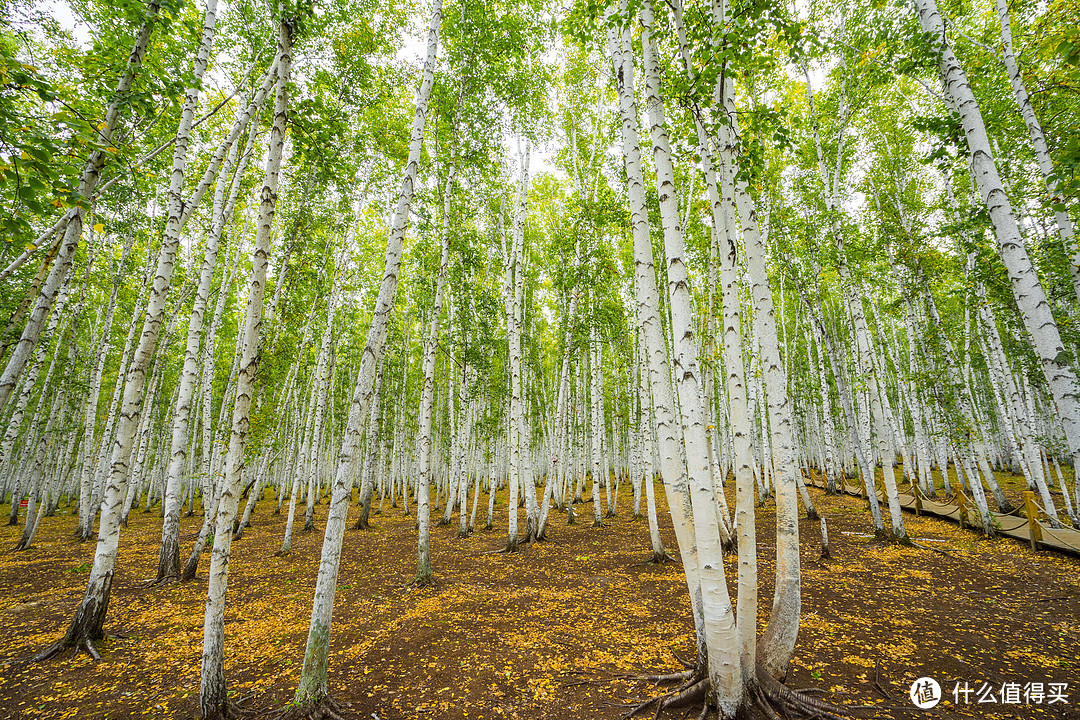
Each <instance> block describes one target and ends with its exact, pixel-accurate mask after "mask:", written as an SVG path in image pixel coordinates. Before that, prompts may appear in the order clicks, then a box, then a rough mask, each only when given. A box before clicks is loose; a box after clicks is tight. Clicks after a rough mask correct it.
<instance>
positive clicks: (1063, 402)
mask: <svg viewBox="0 0 1080 720" xmlns="http://www.w3.org/2000/svg"><path fill="white" fill-rule="evenodd" d="M1078 26H1080V7H1078V6H1077V5H1076V4H1074V3H1070V2H1066V1H1065V0H1040V2H1032V1H1031V0H1015V1H1014V2H1012V3H1008V2H1007V1H1006V0H995V2H982V3H975V2H956V1H952V0H950V2H944V1H942V2H941V3H940V4H939V3H938V0H912V2H902V1H895V0H875V1H874V2H871V3H861V4H855V5H852V4H845V3H836V2H833V0H810V1H809V2H805V3H795V4H792V5H786V4H776V3H770V2H761V1H760V0H708V1H707V2H697V1H695V2H689V1H686V2H684V0H669V1H668V2H667V3H656V2H654V1H653V0H634V1H633V2H630V0H619V1H618V2H616V0H609V1H608V2H607V3H603V4H594V3H586V2H580V1H579V2H576V3H573V4H571V5H570V6H560V5H558V4H555V3H548V2H545V0H513V1H510V2H501V3H496V4H481V3H477V2H474V1H473V0H445V2H444V0H431V2H430V4H429V3H420V4H405V5H394V4H387V5H383V4H381V3H375V2H373V1H372V0H318V1H315V0H280V2H277V3H262V2H252V1H251V0H233V1H231V2H221V3H220V4H219V2H218V0H204V1H202V2H183V1H182V0H145V2H96V1H94V0H69V1H68V2H66V3H53V4H42V3H35V2H29V1H28V0H0V323H2V334H0V433H2V437H0V492H2V500H3V501H4V502H9V503H10V520H9V523H10V524H17V523H21V524H22V526H23V528H24V532H23V535H22V539H21V541H20V542H19V549H25V548H27V547H30V546H31V544H32V543H33V542H34V534H35V531H36V530H37V528H38V526H39V524H40V523H42V522H49V518H50V517H51V516H53V515H54V514H55V513H57V511H58V509H62V508H67V509H70V510H71V512H73V513H76V514H77V515H78V530H77V534H78V535H79V537H80V538H81V539H82V540H87V541H89V540H93V539H95V538H96V543H97V545H96V551H95V554H94V559H93V567H92V569H91V571H90V575H89V580H88V584H87V588H86V592H85V595H84V597H83V599H82V601H81V603H80V604H79V605H78V606H77V607H72V608H71V620H70V624H69V625H68V626H67V628H66V630H65V629H64V628H59V627H58V628H57V638H58V639H57V641H56V642H55V643H54V644H52V645H50V646H48V647H44V648H41V649H40V650H41V652H40V653H39V655H38V656H37V658H36V660H37V661H39V662H45V661H50V662H56V661H57V660H54V659H52V658H55V657H56V656H58V655H60V654H61V653H62V652H64V651H68V650H71V649H74V651H75V652H79V651H86V652H88V653H89V654H90V655H93V656H95V657H97V656H98V650H97V649H96V648H95V645H94V643H95V641H99V640H101V638H102V637H103V636H104V633H105V632H106V628H107V627H108V625H109V607H110V595H111V589H112V581H113V574H114V569H115V563H116V558H117V556H118V553H124V551H125V547H124V537H123V536H124V530H123V528H124V527H125V525H126V524H127V519H128V516H129V514H130V513H132V512H159V513H160V516H161V524H162V532H161V547H160V560H159V562H158V567H157V571H156V581H157V583H159V584H160V585H162V586H164V585H165V584H167V583H172V582H183V581H187V580H190V579H192V578H193V577H195V575H196V573H197V571H198V568H199V563H200V560H201V555H202V554H203V553H204V551H207V550H209V567H208V570H207V569H206V568H205V567H204V570H206V571H207V572H208V573H209V581H208V589H207V597H206V613H205V621H204V632H203V647H202V683H201V692H200V700H199V707H200V710H201V713H202V716H203V717H205V718H224V717H231V716H233V715H234V714H235V712H236V710H235V708H234V707H233V706H232V705H231V704H230V700H229V695H228V693H227V688H228V680H229V679H228V677H227V676H226V672H225V655H226V651H227V648H226V644H225V631H224V624H225V608H226V606H227V604H228V602H229V595H228V577H229V558H230V552H231V547H232V546H233V544H234V543H240V542H244V533H245V528H247V527H248V526H249V525H250V520H251V516H252V513H253V511H255V507H256V503H257V501H258V500H259V499H261V498H272V499H273V501H274V502H276V510H274V512H276V513H282V514H285V515H286V516H287V524H286V530H285V533H284V537H283V538H281V546H280V547H281V549H280V554H281V555H286V556H287V555H288V554H289V553H290V549H291V544H292V540H293V537H294V535H295V534H296V533H299V532H317V533H322V534H323V540H322V551H321V560H320V562H319V564H318V567H317V568H312V573H313V575H316V574H317V583H316V588H315V594H314V600H313V605H312V613H311V624H310V630H309V635H308V639H307V643H306V650H305V653H304V659H303V671H302V673H301V676H300V681H299V685H298V687H297V688H296V696H295V703H294V704H293V705H291V706H290V708H289V710H288V713H289V714H290V717H297V718H299V717H338V716H339V715H340V714H341V713H342V712H343V710H342V709H341V707H340V706H338V705H337V704H336V703H335V702H334V700H333V699H332V697H331V692H332V688H331V687H330V686H329V683H328V675H327V669H328V664H329V662H330V639H331V635H332V623H331V618H332V615H333V610H334V600H335V592H336V589H337V586H338V569H339V566H340V562H341V556H342V540H343V538H344V537H345V534H346V533H349V532H362V531H364V530H365V529H366V528H367V527H368V523H369V518H370V515H371V514H373V513H375V512H379V511H384V512H385V511H388V509H389V508H399V509H400V510H399V511H404V512H406V513H415V517H416V523H417V525H416V527H417V568H416V576H415V581H414V582H415V583H417V584H419V585H423V584H427V583H431V582H433V581H434V580H435V579H437V578H438V576H439V573H440V568H439V567H438V564H437V563H435V562H433V561H432V557H431V552H430V539H429V538H430V534H431V524H432V522H433V521H435V522H441V523H443V524H447V525H449V524H451V523H456V525H457V532H458V533H459V535H460V536H463V537H464V536H467V535H468V534H470V533H472V532H474V531H482V530H491V531H493V532H500V533H501V532H505V533H506V544H505V550H506V551H507V552H515V551H517V550H518V549H520V548H521V547H522V546H523V545H525V544H527V543H532V542H541V541H543V540H544V539H546V538H548V537H551V536H556V535H557V534H558V532H559V526H560V525H561V524H562V523H563V522H564V521H563V520H562V518H565V522H568V523H591V525H592V527H594V528H598V530H597V532H601V531H602V530H599V529H600V528H602V527H603V525H604V524H605V520H606V518H608V517H610V516H611V515H614V514H615V512H616V510H617V508H618V507H619V503H618V500H619V493H620V489H623V490H626V492H627V493H630V494H631V497H629V498H627V497H624V499H623V505H622V507H623V508H624V512H632V513H633V514H634V516H640V515H644V516H646V517H647V519H648V535H649V541H650V543H651V548H652V550H651V558H650V559H651V561H654V562H662V561H664V560H665V559H667V557H668V556H669V554H670V553H671V552H673V551H675V550H678V553H679V557H680V559H681V561H682V564H683V568H684V571H685V575H686V583H687V589H688V591H689V594H690V598H691V603H692V607H693V614H694V623H695V630H696V643H697V659H696V661H695V662H694V663H691V664H692V667H690V668H688V669H687V670H686V672H684V673H680V674H678V675H675V676H671V677H670V678H668V680H671V681H676V682H677V683H678V684H677V685H676V687H675V689H673V690H672V691H671V692H669V693H667V694H665V695H660V696H658V697H656V698H654V699H652V700H650V701H649V702H648V703H646V705H645V706H642V707H641V708H639V709H640V710H645V709H648V710H649V711H650V712H652V711H653V710H660V709H663V708H665V707H670V706H675V705H683V704H687V703H691V704H697V706H698V707H700V708H704V712H703V715H705V714H710V715H712V716H718V717H722V718H734V717H735V716H736V715H737V714H739V713H741V712H744V711H747V710H750V711H754V712H758V713H761V714H762V715H763V716H765V717H776V716H777V714H779V715H783V716H788V717H796V716H808V717H809V716H813V715H820V716H822V717H831V716H832V713H835V712H839V710H838V709H837V708H835V707H833V706H831V705H829V704H827V703H824V702H823V701H821V700H820V699H817V698H815V697H814V696H813V695H810V694H805V693H801V692H797V691H794V690H792V689H789V688H788V687H787V686H785V685H784V680H785V677H786V675H787V674H788V669H789V666H790V664H791V662H792V657H793V653H794V649H795V643H796V638H797V637H798V632H799V620H800V603H801V599H800V598H801V586H802V581H801V569H800V557H799V544H798V527H799V523H800V514H803V515H804V516H805V518H806V519H807V520H810V521H813V522H814V524H815V527H816V525H817V523H818V515H817V511H816V509H815V508H814V505H813V503H812V501H811V497H810V495H809V494H808V493H807V490H806V484H805V483H806V481H807V478H808V477H810V476H811V474H813V476H814V477H821V478H824V480H825V482H826V483H827V484H828V487H829V490H830V491H836V490H837V489H838V487H840V486H842V485H843V484H844V483H845V481H846V482H847V483H848V484H851V483H855V484H860V485H862V487H863V488H864V490H865V491H864V493H863V494H864V496H865V498H866V504H867V509H868V513H867V516H866V522H867V524H868V528H869V529H870V531H871V532H873V533H876V534H877V535H878V536H879V537H880V538H881V539H883V540H886V541H890V542H899V543H910V542H911V541H910V539H909V538H908V534H907V531H906V530H905V526H904V516H903V513H902V512H901V502H900V494H901V492H905V493H916V494H917V495H918V496H919V497H921V498H925V499H931V498H934V497H941V496H953V495H957V496H961V497H963V498H966V501H967V502H968V503H970V504H972V505H973V507H974V508H976V509H977V514H978V515H979V516H980V517H981V519H982V521H981V523H980V524H981V531H982V532H983V533H984V534H985V535H987V536H992V535H994V533H995V519H994V515H993V513H995V512H1003V513H1004V512H1009V511H1010V510H1012V509H1013V507H1012V503H1010V501H1009V499H1008V498H1006V496H1005V494H1004V492H1003V491H1002V489H1001V487H1000V486H999V481H998V479H997V477H996V475H995V471H998V472H1000V471H1003V470H1009V471H1012V472H1017V473H1022V474H1023V476H1024V478H1025V479H1026V482H1027V485H1028V487H1029V488H1030V489H1031V490H1032V491H1034V493H1035V497H1036V498H1037V500H1038V502H1039V505H1040V509H1041V512H1043V513H1045V517H1046V520H1047V522H1048V523H1049V524H1050V525H1051V526H1053V527H1061V526H1069V525H1075V526H1077V527H1080V487H1078V486H1077V485H1076V484H1075V483H1074V482H1073V478H1074V477H1075V475H1074V473H1073V472H1072V470H1073V469H1074V468H1075V467H1076V465H1077V463H1078V462H1080V384H1078V379H1077V373H1078V368H1080V364H1078V359H1080V353H1078V347H1077V346H1078V343H1080V326H1078V325H1077V318H1080V241H1078V239H1077V237H1076V233H1075V230H1074V224H1073V223H1074V218H1075V212H1076V198H1077V193H1078V192H1080V183H1078V180H1077V175H1076V172H1075V169H1076V167H1077V166H1078V164H1080V103H1078V102H1077V101H1076V93H1077V92H1078V90H1080V70H1078V65H1080V63H1078V60H1080V36H1078V35H1077V29H1076V28H1077V27H1078ZM950 467H951V468H952V469H953V472H952V474H951V475H950V473H949V472H948V470H949V468H950ZM1063 468H1064V471H1063ZM654 480H655V481H656V483H658V484H659V485H658V487H659V488H662V489H663V491H664V492H665V493H666V498H667V505H668V507H669V509H670V512H671V519H672V522H673V525H674V528H675V534H676V537H677V540H678V548H665V547H664V544H663V542H662V541H661V538H660V534H659V531H658V529H657V527H658V526H657V514H656V502H655V495H654ZM725 487H730V488H733V495H732V497H734V498H735V502H734V504H733V506H732V505H729V500H728V497H727V496H726V495H725V493H724V491H723V489H724V488H725ZM499 491H501V492H504V493H505V495H504V497H505V498H508V499H507V500H505V502H508V503H509V504H510V508H511V512H510V513H509V524H508V527H503V528H492V524H493V515H494V507H495V502H496V492H499ZM583 500H584V501H586V503H587V504H576V503H582V501H583ZM766 501H768V502H774V503H775V507H776V527H775V538H776V558H777V559H776V563H775V582H774V588H775V589H774V591H773V598H772V604H771V611H770V612H769V614H768V617H769V620H768V624H767V627H766V628H765V630H764V632H763V633H762V634H760V636H759V633H758V626H757V621H756V619H757V616H758V603H759V600H758V585H759V577H758V563H757V554H756V553H757V547H756V540H755V538H756V524H755V507H758V506H759V504H760V503H764V502H766ZM350 504H359V505H360V506H361V509H360V514H359V519H358V520H357V521H356V522H355V523H352V522H351V521H347V512H348V510H349V507H350ZM271 505H272V503H271ZM630 505H632V509H631V508H628V507H627V506H630ZM259 507H260V508H261V507H263V506H259ZM454 512H457V517H456V518H455V517H454ZM193 513H201V517H202V521H201V531H200V532H199V534H198V537H197V539H196V540H195V541H194V545H193V546H192V545H191V544H190V543H189V542H188V540H187V539H186V537H181V533H180V523H181V519H182V517H185V516H189V515H192V514H193ZM301 514H302V517H301ZM485 518H486V520H485ZM643 527H644V525H643ZM820 527H821V534H822V544H823V546H826V547H827V540H826V537H827V528H826V525H825V521H824V519H822V520H820ZM643 532H645V531H644V530H643ZM275 544H276V541H275ZM726 553H737V554H738V573H737V577H726V576H725V569H724V563H723V557H724V555H725V554H726ZM151 572H152V571H151Z"/></svg>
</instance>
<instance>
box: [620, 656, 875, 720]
mask: <svg viewBox="0 0 1080 720" xmlns="http://www.w3.org/2000/svg"><path fill="white" fill-rule="evenodd" d="M684 664H685V663H684ZM755 676H756V677H755V681H754V682H753V684H751V685H750V686H748V687H747V688H746V695H745V696H744V698H743V703H742V706H741V707H740V708H739V709H738V710H737V711H736V714H735V717H737V718H740V717H741V718H755V719H760V718H764V720H782V719H783V718H800V717H801V718H817V719H820V720H847V718H850V717H852V715H851V710H853V709H857V708H844V707H839V706H837V705H833V704H831V703H828V702H825V701H824V700H819V699H818V698H815V697H811V695H810V693H812V692H816V691H817V690H816V689H814V688H810V689H806V690H792V689H790V688H788V687H787V686H786V685H784V684H783V683H781V682H780V681H779V680H776V679H775V678H773V677H772V676H770V675H769V674H768V672H767V671H766V670H765V669H764V668H763V667H761V666H760V665H759V666H758V668H757V671H756V673H755ZM638 679H640V680H645V681H647V682H656V683H667V682H678V683H680V684H679V686H678V687H677V688H675V689H674V690H671V691H669V692H667V693H664V694H663V695H658V696H656V697H653V698H649V699H647V700H643V701H641V702H638V703H633V704H630V705H625V706H624V709H625V710H626V712H625V713H624V714H623V717H624V718H632V717H635V716H637V715H641V714H643V713H644V712H645V711H647V710H652V711H653V712H652V716H653V717H654V718H655V717H659V715H660V713H661V712H663V711H664V710H667V709H670V708H685V707H687V706H692V705H694V704H696V703H700V704H701V712H700V713H699V714H698V716H697V717H698V719H699V720H703V719H704V718H707V717H708V716H709V712H710V711H711V710H715V706H714V705H713V700H712V698H711V695H712V693H711V692H710V687H709V678H708V676H707V673H706V670H705V668H704V667H696V668H690V669H687V670H686V671H684V672H679V673H672V674H669V675H645V676H641V677H640V678H638ZM722 720H727V719H726V718H723V719H722Z"/></svg>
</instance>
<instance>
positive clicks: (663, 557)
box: [631, 552, 675, 567]
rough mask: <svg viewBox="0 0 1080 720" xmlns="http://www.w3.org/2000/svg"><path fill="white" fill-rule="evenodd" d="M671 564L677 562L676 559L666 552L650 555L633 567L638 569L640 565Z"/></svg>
mask: <svg viewBox="0 0 1080 720" xmlns="http://www.w3.org/2000/svg"><path fill="white" fill-rule="evenodd" d="M669 562H675V558H673V557H671V556H670V555H668V554H667V553H666V552H654V553H650V554H649V557H647V558H645V559H644V560H642V561H641V562H639V563H634V564H633V565H632V566H631V567H637V566H638V565H663V564H664V563H669Z"/></svg>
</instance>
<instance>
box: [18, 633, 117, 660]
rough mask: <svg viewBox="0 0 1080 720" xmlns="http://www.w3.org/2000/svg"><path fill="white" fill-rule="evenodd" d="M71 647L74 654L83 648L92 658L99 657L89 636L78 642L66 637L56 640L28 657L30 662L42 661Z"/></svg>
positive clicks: (98, 658)
mask: <svg viewBox="0 0 1080 720" xmlns="http://www.w3.org/2000/svg"><path fill="white" fill-rule="evenodd" d="M69 648H70V649H73V650H74V651H75V654H76V655H78V654H79V651H80V650H85V651H86V654H87V655H89V656H90V657H92V658H94V660H100V659H101V653H99V652H98V651H97V648H95V647H94V643H93V641H92V640H90V639H89V638H84V639H82V640H79V641H78V642H75V641H69V640H68V639H67V638H66V637H65V638H64V639H63V640H57V641H56V642H54V643H53V644H52V645H50V646H48V647H47V648H45V649H44V650H42V651H41V652H39V653H38V654H37V655H35V656H34V657H32V658H31V659H30V662H44V661H46V660H49V659H51V658H54V657H56V656H57V655H59V654H60V653H62V652H64V651H65V650H68V649H69Z"/></svg>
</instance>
